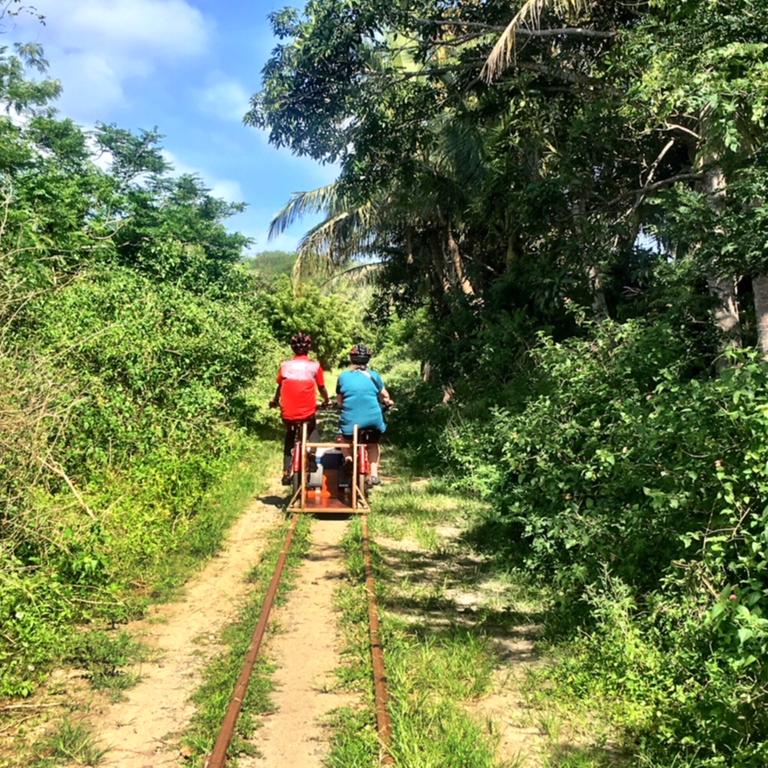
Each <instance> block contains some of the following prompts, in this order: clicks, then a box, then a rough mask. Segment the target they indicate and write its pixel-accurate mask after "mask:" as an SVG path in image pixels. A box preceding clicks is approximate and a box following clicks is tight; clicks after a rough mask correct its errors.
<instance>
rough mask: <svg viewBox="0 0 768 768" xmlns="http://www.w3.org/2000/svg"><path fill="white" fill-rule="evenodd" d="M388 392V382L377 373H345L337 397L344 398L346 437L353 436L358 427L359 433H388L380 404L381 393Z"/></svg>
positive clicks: (342, 425)
mask: <svg viewBox="0 0 768 768" xmlns="http://www.w3.org/2000/svg"><path fill="white" fill-rule="evenodd" d="M382 389H384V381H383V380H382V378H381V376H379V374H378V373H376V371H371V370H365V371H362V370H360V369H359V368H353V369H352V370H350V371H344V373H342V374H341V376H339V380H338V381H337V382H336V394H337V395H341V396H342V397H343V398H344V403H343V405H342V406H341V419H340V420H339V431H340V432H341V434H342V435H351V434H352V433H353V432H354V426H355V424H357V426H358V428H359V429H378V430H379V431H380V432H384V431H385V430H386V428H387V425H386V424H385V423H384V414H383V412H382V410H381V403H380V402H379V392H381V390H382Z"/></svg>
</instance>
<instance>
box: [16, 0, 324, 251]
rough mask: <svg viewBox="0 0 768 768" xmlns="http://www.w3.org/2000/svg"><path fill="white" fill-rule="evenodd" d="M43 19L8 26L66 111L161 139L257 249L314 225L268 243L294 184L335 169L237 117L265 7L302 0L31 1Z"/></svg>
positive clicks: (269, 40)
mask: <svg viewBox="0 0 768 768" xmlns="http://www.w3.org/2000/svg"><path fill="white" fill-rule="evenodd" d="M34 5H35V7H36V8H37V9H38V10H39V11H40V12H41V13H43V14H44V15H45V17H46V23H45V25H44V26H43V25H40V24H38V23H37V22H34V21H33V20H32V19H29V18H27V19H20V20H16V21H15V22H14V24H13V26H12V27H10V28H8V26H7V25H6V32H7V33H8V37H11V38H12V39H13V40H14V41H17V42H39V43H41V44H42V45H43V46H44V47H45V50H46V55H47V57H48V59H49V61H50V64H51V71H50V74H51V75H52V76H53V77H56V78H58V79H60V80H61V81H62V85H63V87H64V93H63V96H62V98H61V100H60V102H59V109H60V110H61V112H62V114H64V115H67V116H69V117H72V118H74V119H75V120H78V121H79V122H81V123H83V124H84V125H93V124H94V123H95V122H97V121H103V122H114V123H117V124H118V125H120V126H122V127H125V128H132V129H139V128H153V127H155V126H157V127H158V128H159V129H160V131H161V132H162V133H163V134H164V135H165V137H166V138H165V140H164V144H165V147H166V149H167V152H168V159H169V160H170V162H172V163H173V165H174V166H175V167H176V169H177V170H178V171H180V172H194V173H198V174H199V175H200V176H201V177H202V178H203V179H204V180H205V181H206V183H207V184H208V185H209V186H210V187H211V188H212V190H213V191H214V193H215V194H217V195H218V196H220V197H224V198H226V199H228V200H233V201H234V200H237V201H240V200H242V201H244V202H246V203H248V210H247V211H246V213H244V214H241V215H239V216H237V217H234V218H233V219H231V221H230V226H231V227H232V228H235V229H238V230H239V231H241V232H244V233H245V234H247V235H248V236H250V237H253V238H254V239H255V241H256V242H255V244H254V246H253V250H255V251H258V250H264V249H273V248H293V247H294V246H295V244H296V241H297V240H298V238H299V237H300V235H301V234H302V233H303V232H304V231H305V230H306V229H307V228H308V227H309V226H310V225H311V224H312V223H313V222H311V221H304V222H301V223H300V224H299V225H298V226H296V227H294V228H293V229H291V230H290V231H288V232H287V233H285V234H284V235H281V236H280V237H279V238H277V239H276V240H273V241H270V242H268V241H267V229H268V226H269V221H270V219H271V218H272V216H273V215H274V214H275V212H276V211H278V210H279V209H280V208H281V207H282V205H283V204H284V203H285V202H286V201H287V200H288V198H289V196H290V194H291V193H292V192H296V191H300V190H305V189H312V188H314V187H317V186H320V185H322V184H327V183H329V182H330V181H332V180H333V179H334V177H335V174H336V169H335V168H333V167H331V166H322V165H320V164H318V163H316V162H314V161H312V160H310V159H308V158H299V157H295V156H293V155H291V153H290V152H288V151H287V150H276V149H275V148H273V147H271V146H269V144H268V142H267V137H266V135H265V134H264V133H263V132H261V131H258V130H256V129H255V128H247V127H245V126H244V125H243V124H242V117H243V114H244V113H245V111H246V109H247V107H248V98H249V96H250V95H251V94H252V93H254V92H255V91H256V90H258V88H259V84H260V79H261V68H262V67H263V65H264V63H265V61H266V60H267V58H268V56H269V53H270V51H271V50H272V48H273V47H274V45H275V40H274V38H273V37H272V33H271V29H270V26H269V22H268V21H267V14H268V13H269V12H270V11H272V10H275V9H277V8H281V7H284V6H285V5H301V0H250V1H249V0H218V2H217V1H216V0H35V2H34Z"/></svg>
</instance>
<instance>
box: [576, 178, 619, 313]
mask: <svg viewBox="0 0 768 768" xmlns="http://www.w3.org/2000/svg"><path fill="white" fill-rule="evenodd" d="M571 214H572V215H573V225H574V229H575V230H576V234H577V235H578V242H579V247H580V248H581V250H582V264H583V266H584V274H585V276H586V278H587V286H588V287H589V295H590V296H591V297H592V311H593V312H594V313H595V318H596V319H597V320H607V319H608V317H610V315H609V313H608V302H607V301H606V299H605V279H604V276H603V270H602V268H601V267H600V266H599V265H598V264H594V263H592V262H590V261H589V260H588V259H587V256H586V254H587V242H586V241H587V235H586V220H587V202H586V200H585V198H584V195H582V194H581V193H580V192H574V200H573V203H572V205H571Z"/></svg>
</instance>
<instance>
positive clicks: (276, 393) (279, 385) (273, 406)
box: [269, 382, 283, 408]
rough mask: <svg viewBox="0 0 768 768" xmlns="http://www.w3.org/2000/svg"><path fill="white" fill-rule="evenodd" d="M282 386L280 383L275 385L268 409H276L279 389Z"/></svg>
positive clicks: (278, 400)
mask: <svg viewBox="0 0 768 768" xmlns="http://www.w3.org/2000/svg"><path fill="white" fill-rule="evenodd" d="M282 386H283V384H282V382H281V383H280V384H278V385H277V389H276V390H275V396H274V397H273V398H272V399H271V400H270V401H269V407H270V408H277V407H279V405H280V388H281V387H282Z"/></svg>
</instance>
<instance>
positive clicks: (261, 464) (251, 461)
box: [150, 439, 280, 602]
mask: <svg viewBox="0 0 768 768" xmlns="http://www.w3.org/2000/svg"><path fill="white" fill-rule="evenodd" d="M279 455H280V454H279V446H278V444H277V441H276V440H261V439H253V440H249V441H248V446H247V448H246V450H245V451H244V453H243V455H242V457H241V458H240V459H239V460H238V461H237V462H236V463H235V464H234V465H233V466H232V468H231V469H230V471H229V472H228V473H227V474H226V475H225V476H224V477H223V478H222V480H221V481H220V482H219V483H218V484H217V485H216V487H215V488H213V489H212V490H211V491H210V492H209V493H208V494H207V496H206V498H205V500H204V502H203V504H201V506H200V510H199V512H198V514H196V515H195V516H194V518H193V519H192V521H191V522H190V524H189V526H188V527H187V529H186V531H185V532H184V536H183V537H180V539H179V541H178V542H177V544H176V546H175V548H174V549H173V550H172V551H170V552H168V553H167V556H166V557H164V558H161V559H160V561H159V562H158V563H157V564H156V566H155V568H156V570H155V572H154V574H152V575H151V576H150V580H151V582H152V586H151V590H150V594H151V597H152V600H153V601H156V602H163V601H167V600H170V599H172V598H174V597H175V596H176V595H177V593H178V589H179V587H180V586H182V585H183V584H184V583H185V582H186V581H187V580H188V579H189V577H190V575H191V574H192V573H193V572H194V571H195V570H196V569H198V568H199V567H200V566H201V565H202V563H204V562H205V561H206V560H207V559H209V558H210V557H213V555H215V554H216V553H217V552H218V551H219V549H220V548H221V545H222V544H223V542H224V539H225V538H226V535H227V532H228V531H229V529H230V527H231V526H232V523H233V522H234V521H235V520H236V519H237V518H238V517H239V516H240V515H241V514H242V512H243V509H244V508H245V507H246V505H247V504H248V503H249V502H250V501H251V499H253V498H254V497H255V496H256V495H258V494H259V493H262V492H263V491H264V490H265V489H266V488H267V486H268V483H269V478H271V477H274V476H275V474H276V473H277V472H278V471H279V470H278V467H279Z"/></svg>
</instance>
